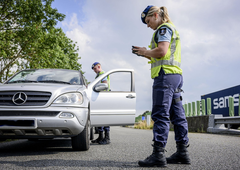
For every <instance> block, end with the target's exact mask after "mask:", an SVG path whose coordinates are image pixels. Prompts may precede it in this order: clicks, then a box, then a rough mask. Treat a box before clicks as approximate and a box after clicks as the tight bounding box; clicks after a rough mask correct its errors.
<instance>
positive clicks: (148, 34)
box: [52, 0, 240, 115]
mask: <svg viewBox="0 0 240 170" xmlns="http://www.w3.org/2000/svg"><path fill="white" fill-rule="evenodd" d="M148 5H154V6H159V7H161V6H165V7H167V9H168V13H169V16H170V18H171V20H172V22H173V23H174V24H175V26H176V28H177V30H178V31H179V34H180V40H181V50H182V51H181V57H182V63H181V68H182V70H183V81H184V84H183V90H184V93H183V94H182V96H183V104H185V103H190V102H196V101H198V100H200V99H201V95H204V94H209V93H212V92H215V91H219V90H222V89H225V88H229V87H233V86H237V85H240V78H239V75H238V74H239V73H240V34H238V33H239V32H240V10H239V7H240V1H239V0H227V1H226V0H194V1H193V0H147V1H146V0H55V1H54V2H53V3H52V8H56V9H57V10H58V12H60V13H63V14H65V15H66V17H65V19H64V21H62V22H58V24H57V27H61V28H62V29H63V31H64V32H65V34H66V35H67V37H68V38H70V39H72V40H73V41H74V42H77V45H78V47H79V56H80V57H81V59H80V60H79V63H80V64H82V71H83V72H85V74H84V75H85V77H86V78H87V80H88V81H90V82H91V81H93V80H94V78H95V73H94V72H93V70H92V69H91V65H92V64H93V63H94V62H96V61H98V62H100V63H101V65H102V67H103V70H104V71H109V70H111V69H115V68H130V69H134V73H135V87H136V94H137V100H136V114H137V115H138V114H142V113H143V112H145V111H151V107H152V84H153V80H152V79H151V71H150V68H151V66H150V64H148V60H147V59H145V58H143V57H138V56H136V55H134V54H132V51H131V48H132V45H135V46H140V47H148V45H149V44H150V40H151V38H152V34H153V33H154V31H153V30H152V29H150V28H147V25H145V24H143V23H142V21H141V13H142V11H143V10H144V9H145V8H146V7H147V6H148Z"/></svg>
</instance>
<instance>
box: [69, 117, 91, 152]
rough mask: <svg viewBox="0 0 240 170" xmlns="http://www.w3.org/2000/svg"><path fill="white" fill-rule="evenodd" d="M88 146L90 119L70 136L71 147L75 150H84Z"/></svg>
mask: <svg viewBox="0 0 240 170" xmlns="http://www.w3.org/2000/svg"><path fill="white" fill-rule="evenodd" d="M89 146H90V120H87V122H86V125H85V128H84V129H83V131H82V132H81V133H80V134H78V135H77V136H74V137H72V148H73V150H75V151H86V150H88V149H89Z"/></svg>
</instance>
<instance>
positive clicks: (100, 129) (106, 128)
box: [98, 126, 110, 132]
mask: <svg viewBox="0 0 240 170" xmlns="http://www.w3.org/2000/svg"><path fill="white" fill-rule="evenodd" d="M98 130H99V131H100V132H103V131H105V132H109V131H110V126H102V127H98Z"/></svg>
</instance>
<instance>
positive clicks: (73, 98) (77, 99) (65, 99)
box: [53, 93, 83, 104]
mask: <svg viewBox="0 0 240 170" xmlns="http://www.w3.org/2000/svg"><path fill="white" fill-rule="evenodd" d="M53 103H56V104H82V103H83V96H82V94H81V93H66V94H63V95H61V96H59V97H58V98H57V99H56V100H55V101H54V102H53Z"/></svg>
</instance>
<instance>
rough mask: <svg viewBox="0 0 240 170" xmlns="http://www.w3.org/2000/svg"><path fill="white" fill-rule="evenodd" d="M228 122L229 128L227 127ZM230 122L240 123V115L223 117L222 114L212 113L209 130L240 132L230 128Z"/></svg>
mask: <svg viewBox="0 0 240 170" xmlns="http://www.w3.org/2000/svg"><path fill="white" fill-rule="evenodd" d="M225 124H228V128H226V127H225ZM230 124H240V116H234V117H223V116H222V115H210V116H209V120H208V128H207V132H209V133H228V134H229V133H232V134H240V131H239V130H234V129H230Z"/></svg>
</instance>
